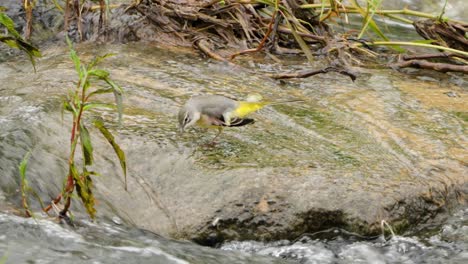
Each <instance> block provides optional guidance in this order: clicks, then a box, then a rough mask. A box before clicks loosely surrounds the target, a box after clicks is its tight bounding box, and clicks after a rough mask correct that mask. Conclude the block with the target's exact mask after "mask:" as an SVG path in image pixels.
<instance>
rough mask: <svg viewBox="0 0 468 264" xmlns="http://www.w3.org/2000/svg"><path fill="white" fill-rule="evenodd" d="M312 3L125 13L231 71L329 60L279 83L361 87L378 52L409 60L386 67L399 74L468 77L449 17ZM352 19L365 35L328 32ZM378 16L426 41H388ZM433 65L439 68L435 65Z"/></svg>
mask: <svg viewBox="0 0 468 264" xmlns="http://www.w3.org/2000/svg"><path fill="white" fill-rule="evenodd" d="M311 2H312V3H311ZM313 2H314V1H301V0H280V1H278V0H276V1H275V0H257V1H245V0H244V1H242V0H241V1H229V0H226V1H219V0H205V1H193V0H185V1H183V0H172V1H171V0H169V1H167V0H165V1H164V0H143V1H138V2H135V3H134V4H133V5H131V6H128V7H127V8H126V9H125V10H126V11H127V12H129V11H130V10H136V11H137V12H138V13H140V14H142V15H143V16H144V17H145V18H146V19H148V20H149V21H150V22H151V23H152V25H154V27H155V28H156V29H157V30H158V31H159V32H160V34H161V35H162V34H173V35H174V36H176V37H177V38H179V40H180V41H181V42H182V43H184V42H185V43H186V42H190V43H192V44H193V45H194V46H195V47H196V48H198V49H199V50H200V51H202V52H203V53H204V54H206V55H208V56H209V57H211V58H213V59H216V60H220V61H226V62H228V63H233V62H235V60H236V58H237V57H238V56H241V55H243V54H248V53H253V52H264V53H266V54H268V55H269V56H270V57H273V58H275V55H278V54H303V55H305V57H306V58H307V59H308V60H309V61H311V62H312V61H314V60H315V58H316V57H317V56H321V57H323V58H325V59H327V60H328V63H329V65H328V66H326V67H324V68H322V69H317V70H309V71H303V72H296V73H285V74H274V75H271V76H270V77H273V78H277V79H280V78H301V77H308V76H311V75H314V74H318V73H326V72H329V71H335V72H339V73H341V74H345V75H347V76H349V77H351V79H353V80H354V79H355V74H354V73H353V72H352V70H350V69H351V66H354V65H358V66H365V64H366V61H369V60H372V59H374V60H376V59H377V57H378V54H377V53H376V52H375V51H374V50H373V48H374V47H375V46H376V45H388V46H392V47H393V49H390V50H389V52H388V54H389V55H391V54H398V52H400V54H403V52H405V54H406V55H404V56H389V58H390V57H393V58H395V57H396V58H397V61H395V59H394V60H393V61H392V60H387V62H388V63H390V66H392V67H397V68H403V67H420V68H426V69H432V70H437V71H442V72H447V71H459V72H464V73H468V66H467V58H468V53H467V51H468V40H467V38H466V33H467V30H468V24H464V23H463V22H460V21H450V20H448V19H446V18H443V17H442V14H441V15H440V16H439V17H431V15H428V14H423V13H420V12H416V11H411V10H406V9H405V10H402V11H401V12H400V13H401V14H404V15H413V16H416V17H426V18H427V19H426V20H419V21H412V20H409V19H407V18H404V17H399V16H397V15H395V13H397V12H388V11H385V10H379V9H378V6H373V4H375V2H376V1H370V0H369V1H368V2H367V6H366V7H361V6H360V5H359V4H358V3H357V2H356V1H351V3H352V4H353V5H351V6H345V5H343V4H342V3H341V2H339V1H334V0H329V1H322V2H321V1H318V2H319V3H318V4H315V5H314V4H313ZM325 2H327V3H328V4H325ZM378 2H381V1H378ZM393 11H395V10H393ZM351 14H358V15H360V16H361V17H362V19H363V26H362V29H361V32H360V33H359V34H357V32H352V31H350V32H346V33H337V32H334V31H333V30H332V29H331V27H330V26H329V25H328V24H329V23H334V21H337V20H339V19H344V20H347V19H348V15H351ZM377 14H379V15H380V16H388V18H392V19H396V20H400V21H403V22H406V23H412V24H413V25H414V26H415V29H416V31H417V32H418V33H419V34H420V35H421V36H423V37H424V38H425V39H426V40H427V41H425V42H419V43H417V42H414V43H412V42H391V41H389V40H388V38H387V37H386V36H385V35H384V33H383V32H382V31H381V30H380V29H379V26H378V25H377V23H376V22H375V21H374V19H373V18H374V16H376V15H377ZM367 30H369V31H371V32H373V33H374V36H375V37H376V38H380V39H381V40H383V41H370V40H368V39H364V38H363V33H364V32H366V31H367ZM401 46H421V47H428V48H432V49H434V50H436V52H435V53H430V54H411V53H410V52H407V51H405V50H403V49H402V48H401ZM437 50H438V51H437ZM439 51H442V52H439ZM434 59H436V60H437V62H434V61H432V60H434Z"/></svg>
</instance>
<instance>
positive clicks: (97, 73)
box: [88, 69, 109, 79]
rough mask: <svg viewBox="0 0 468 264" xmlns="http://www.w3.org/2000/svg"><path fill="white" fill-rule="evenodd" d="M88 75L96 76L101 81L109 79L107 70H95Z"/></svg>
mask: <svg viewBox="0 0 468 264" xmlns="http://www.w3.org/2000/svg"><path fill="white" fill-rule="evenodd" d="M88 75H90V76H96V77H98V78H101V79H106V78H107V77H109V72H108V71H106V70H101V69H94V70H90V71H88Z"/></svg>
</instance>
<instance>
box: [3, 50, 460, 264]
mask: <svg viewBox="0 0 468 264" xmlns="http://www.w3.org/2000/svg"><path fill="white" fill-rule="evenodd" d="M91 48H92V46H86V45H83V46H80V47H79V49H78V50H79V51H80V54H82V56H83V58H85V59H86V58H88V59H89V58H90V57H91V56H92V55H94V54H96V53H97V54H103V53H105V52H106V51H113V52H116V53H118V54H119V55H118V56H116V57H115V58H113V59H111V60H109V62H107V63H105V64H104V65H105V67H106V68H112V70H111V72H112V76H113V78H114V79H115V80H116V81H117V82H119V83H121V84H122V86H123V87H124V89H125V90H126V93H127V94H126V101H125V102H126V103H125V104H126V110H125V121H124V124H125V125H124V126H123V127H119V126H118V124H117V123H116V122H115V116H113V115H111V114H109V113H108V112H106V111H104V110H103V111H97V112H95V113H94V114H98V115H101V116H103V117H104V118H106V119H107V120H108V121H109V122H110V123H111V124H114V126H113V128H114V129H116V130H118V131H119V136H118V138H119V139H120V140H123V142H124V143H123V144H124V145H126V146H127V147H126V148H127V149H129V152H130V155H129V156H130V160H131V161H130V164H135V166H136V168H133V169H131V170H135V171H136V172H139V171H148V172H150V173H151V171H152V170H153V168H154V167H152V166H151V160H150V164H147V162H146V161H147V156H148V148H145V147H144V145H145V144H149V148H152V147H154V148H158V147H159V148H161V146H162V147H163V149H164V150H168V149H169V150H171V149H173V148H174V147H175V148H179V150H178V151H177V153H179V154H178V155H179V156H178V157H177V158H178V159H180V158H181V157H185V155H187V154H186V152H187V149H188V148H192V147H193V146H194V145H197V144H198V143H196V142H197V141H196V140H200V139H199V137H200V136H199V135H197V134H194V133H188V135H185V136H184V137H185V140H187V139H189V140H188V141H185V142H190V141H194V142H195V143H181V142H180V141H181V139H180V138H179V136H178V135H177V134H176V132H175V131H176V126H175V124H174V122H175V113H176V112H177V109H178V105H177V103H174V101H175V102H178V103H182V102H183V100H182V99H181V98H187V95H189V94H197V93H219V94H229V95H232V94H237V95H239V96H242V95H243V94H244V93H245V92H248V91H252V90H254V91H262V92H264V93H263V94H264V95H266V96H269V97H278V94H279V95H283V96H285V97H286V96H291V95H293V96H295V97H296V98H297V97H299V98H305V99H306V100H307V97H309V99H310V98H312V99H313V100H314V101H317V102H319V103H315V104H314V106H313V107H314V108H315V109H318V108H320V109H325V108H327V109H331V112H329V111H322V112H314V111H311V110H310V109H307V108H304V107H297V108H294V109H295V111H292V112H290V111H288V109H286V108H282V107H280V106H278V107H277V108H275V109H276V111H273V110H271V109H270V110H268V109H266V110H264V111H263V112H261V113H260V115H261V116H262V117H267V118H266V120H267V121H266V122H267V123H268V122H270V121H268V117H274V118H275V119H276V120H277V121H278V120H281V121H280V122H283V123H285V124H286V127H289V128H291V127H295V126H297V123H296V122H300V121H293V120H294V118H295V119H296V120H300V119H299V117H301V118H302V117H304V116H305V117H307V115H308V114H311V115H310V116H309V117H308V118H312V120H311V121H310V122H312V123H313V128H314V129H315V130H314V129H312V130H303V131H302V132H301V133H303V132H304V131H305V132H307V133H316V132H314V131H319V132H321V134H322V135H323V131H328V133H330V132H331V131H333V133H335V134H334V135H335V137H334V139H333V140H334V142H333V144H336V145H339V147H338V148H336V149H335V152H332V153H330V152H329V150H328V149H326V148H323V147H322V148H321V147H320V142H319V141H317V142H315V141H312V142H306V141H304V142H303V144H306V146H307V145H308V144H317V145H316V147H318V148H319V149H315V150H314V148H310V150H308V152H307V153H303V154H300V155H302V156H294V155H292V156H291V155H289V152H290V151H291V149H292V148H301V147H303V145H300V144H298V143H296V142H295V141H291V140H290V139H288V137H287V136H284V135H291V133H293V137H296V135H295V134H294V133H295V132H288V131H287V130H286V129H284V128H281V127H280V128H279V129H280V131H282V133H284V135H279V134H275V133H278V131H274V130H273V129H272V130H271V131H270V132H268V131H267V133H270V137H273V138H275V139H276V140H277V142H275V143H274V144H276V147H275V148H276V149H275V152H268V151H267V152H262V153H255V152H248V153H249V155H251V156H250V157H245V156H242V155H245V152H242V151H243V150H245V148H246V146H245V142H249V144H256V145H257V146H259V147H260V148H263V147H262V142H263V141H262V138H261V137H262V135H257V136H255V135H254V134H255V133H256V132H247V131H244V132H243V133H244V136H242V137H239V135H238V134H237V132H226V135H225V138H224V140H221V142H220V143H219V144H220V147H217V148H215V149H214V150H213V149H211V148H208V149H200V150H197V151H200V153H197V152H194V153H192V154H190V155H192V156H193V155H194V156H195V159H196V160H197V161H198V162H202V163H205V166H207V167H208V168H215V169H216V168H222V167H227V168H229V167H234V168H235V167H238V166H247V167H250V166H260V167H262V166H272V164H274V163H283V164H282V166H284V165H285V164H293V165H294V166H295V165H297V166H303V165H304V163H301V162H306V161H307V162H309V159H308V158H307V157H309V155H312V156H313V160H314V162H320V163H317V164H316V165H317V166H321V167H323V168H327V167H329V168H332V167H333V166H343V167H344V168H347V169H352V168H353V167H354V166H357V164H359V163H360V162H361V161H362V160H363V159H364V160H365V159H366V157H368V155H369V153H370V154H372V155H374V154H373V152H374V151H377V152H378V153H381V154H382V155H386V153H385V152H384V151H382V150H381V149H377V150H376V149H374V147H372V146H371V142H366V140H365V138H363V137H359V136H357V137H356V136H355V131H354V132H353V131H349V130H348V129H347V128H346V127H343V126H342V125H338V124H337V123H333V122H332V123H328V121H327V120H330V119H329V115H332V116H334V117H337V118H338V119H339V118H344V116H347V115H349V113H350V112H353V113H354V114H356V113H357V114H359V115H361V116H360V117H361V118H363V119H364V120H367V121H369V122H371V123H375V122H381V123H375V124H374V125H375V126H376V127H377V128H378V129H376V130H375V131H374V132H373V133H378V134H379V133H380V134H379V135H380V136H383V135H387V134H388V133H389V132H392V131H388V128H390V127H391V126H388V125H387V124H385V121H384V120H385V113H384V112H383V111H388V109H390V110H391V111H393V110H395V111H401V108H404V109H406V110H408V109H409V110H411V109H413V110H412V111H409V114H408V113H403V112H401V113H400V114H397V115H396V116H398V117H399V119H397V120H394V122H397V123H401V124H403V125H404V124H406V122H411V124H413V125H414V124H418V126H417V127H416V128H415V129H416V130H418V131H424V133H417V134H413V135H412V136H413V137H414V141H412V142H409V141H404V140H402V138H404V137H405V136H409V134H408V135H406V134H404V133H405V131H404V130H401V129H399V130H396V129H395V128H394V129H395V130H394V131H393V132H394V133H395V134H394V135H393V137H394V138H393V140H394V141H392V142H394V143H393V144H396V146H394V147H395V149H398V150H399V151H400V152H401V153H400V154H397V155H394V156H388V157H389V158H395V157H397V158H399V159H400V161H401V162H405V160H407V158H406V157H407V155H410V154H411V151H413V149H414V148H416V149H418V151H419V152H418V153H419V154H418V153H416V152H415V153H413V155H421V153H423V154H424V155H432V154H433V151H434V149H439V150H443V151H446V152H447V153H450V157H452V158H453V159H454V160H457V159H463V155H466V152H464V151H465V150H464V148H463V144H464V143H463V141H464V137H465V135H464V132H463V131H464V126H465V125H464V122H466V112H464V111H466V104H465V103H466V100H463V99H464V96H465V94H463V93H464V92H465V91H464V90H459V88H457V87H460V86H461V87H463V86H464V87H466V79H465V78H463V76H459V75H447V76H443V75H438V74H435V77H424V76H419V75H414V76H412V77H411V78H410V79H409V80H401V79H399V78H398V77H401V76H402V75H401V74H399V73H392V72H391V71H384V72H382V71H379V70H376V71H375V72H364V73H362V74H363V76H365V77H364V78H365V79H366V80H367V82H365V83H360V82H359V81H358V82H357V84H353V83H351V82H350V81H349V80H347V79H346V78H345V77H342V76H339V75H332V76H328V75H327V76H322V77H320V80H315V81H314V80H312V79H311V80H307V81H297V82H294V81H293V82H291V83H289V84H288V85H286V86H285V85H284V84H281V83H279V82H273V81H264V80H263V79H262V78H261V77H256V76H252V75H251V73H246V72H245V71H241V70H236V69H233V68H231V67H228V66H223V65H222V64H220V63H216V62H209V61H205V60H203V59H200V58H198V57H197V56H196V55H191V54H190V53H187V52H185V51H168V50H162V49H159V48H157V47H143V48H141V47H136V46H131V45H127V46H122V45H121V46H112V45H108V46H103V47H100V48H98V49H97V51H96V50H93V51H89V50H91ZM44 53H45V58H44V59H41V60H40V61H39V62H38V71H37V73H36V74H33V73H31V72H30V70H31V69H30V65H29V64H28V62H26V61H13V62H6V63H3V64H0V69H1V70H0V73H1V74H0V78H1V80H2V87H1V88H0V102H2V103H1V105H0V124H1V127H0V138H1V141H0V153H1V155H0V168H1V170H0V171H1V174H2V178H1V190H2V192H1V193H0V194H1V196H0V199H1V200H3V201H4V202H5V203H7V204H9V203H10V202H15V201H16V202H18V200H19V193H18V184H19V183H18V174H17V164H19V161H20V160H21V158H22V156H23V155H24V153H26V152H27V151H28V150H30V149H32V158H31V161H30V166H29V167H30V168H29V169H28V175H30V176H28V177H30V182H31V183H32V185H33V186H34V188H36V189H37V191H38V192H39V193H42V195H44V196H45V197H47V196H48V197H53V196H54V195H55V194H56V193H58V192H59V190H60V184H61V178H60V177H61V176H60V175H65V173H64V171H65V165H64V164H65V162H64V161H63V160H64V158H63V157H65V156H66V155H65V154H66V151H67V149H66V148H64V147H63V146H64V145H65V146H66V142H67V138H68V136H67V135H68V134H67V129H66V127H67V126H66V125H64V123H66V122H67V120H68V121H69V119H68V117H67V116H65V117H64V121H63V123H62V121H60V118H59V116H60V111H59V110H58V109H59V105H60V101H61V98H63V94H64V93H65V91H66V87H69V86H70V83H72V82H73V80H74V78H75V77H74V72H73V71H72V70H71V67H72V65H71V63H70V62H69V61H68V55H67V54H66V53H67V51H66V49H65V48H64V47H58V48H50V49H48V50H45V52H44ZM253 64H255V65H254V66H256V67H258V68H259V69H260V70H259V72H274V71H278V70H282V69H283V68H281V67H286V68H288V69H291V68H292V67H293V66H278V65H276V66H274V65H273V64H271V65H270V64H262V63H257V62H255V61H254V62H253ZM251 66H252V65H251ZM233 73H234V74H233ZM392 78H393V79H392ZM436 78H439V79H436ZM321 82H322V83H321ZM324 83H326V88H324V87H325V86H324ZM440 83H442V84H444V85H443V86H440ZM359 85H365V86H366V87H375V88H374V89H375V90H377V91H378V92H377V93H369V92H363V91H362V90H360V89H359V88H356V87H359ZM395 85H397V86H398V89H399V90H392V88H390V87H393V86H395ZM421 85H424V86H425V87H426V88H427V87H429V88H430V89H431V90H430V91H432V92H433V93H434V94H432V95H431V94H430V93H427V92H426V90H423V89H422V88H421V87H420V86H421ZM267 87H268V88H267ZM272 87H273V88H272ZM375 90H374V91H375ZM446 90H447V91H446ZM444 92H451V93H453V94H455V95H456V96H455V97H451V96H449V95H450V94H449V95H446V94H444ZM357 95H359V97H357ZM408 95H410V96H412V98H417V100H418V101H415V100H416V99H411V100H406V101H403V99H401V98H400V97H401V96H408ZM457 96H458V97H457ZM460 96H463V97H462V98H460ZM350 98H351V99H350ZM105 99H106V98H104V100H105ZM420 101H423V102H424V103H425V104H429V105H430V108H426V109H418V111H419V112H418V111H416V109H415V108H417V107H418V103H419V102H420ZM340 102H346V103H345V104H341V105H339V104H338V103H340ZM363 102H366V104H365V108H362V107H364V105H363ZM383 106H386V107H388V109H386V110H385V109H384V108H382V107H383ZM398 109H400V110H398ZM434 109H443V113H444V114H441V112H440V111H438V110H437V111H436V110H434ZM282 111H285V112H282ZM420 112H424V113H425V114H427V115H424V116H421V114H420ZM280 113H286V115H289V116H290V117H287V116H284V115H283V114H280ZM408 115H409V116H408ZM378 117H381V118H378ZM428 118H429V119H428ZM291 119H293V120H291ZM379 120H380V121H379ZM408 120H410V121H408ZM463 120H465V121H463ZM302 122H308V121H307V120H306V121H304V120H303V121H302ZM346 122H349V121H346ZM268 125H271V124H268ZM349 125H351V124H349ZM267 128H268V126H267ZM384 129H386V131H382V130H384ZM358 131H359V129H358ZM249 133H253V134H249ZM366 133H367V132H366ZM448 134H450V135H451V137H449V138H446V137H444V136H442V137H441V136H440V135H448ZM135 135H138V136H139V138H138V137H134V136H135ZM319 136H320V135H318V136H317V137H319ZM141 138H144V141H145V142H144V143H142V142H136V141H135V140H136V139H138V140H141ZM353 139H354V140H357V141H358V142H359V144H358V145H355V144H353V143H352V140H353ZM327 140H328V139H327ZM43 141H46V142H43ZM155 142H156V143H155ZM278 144H279V146H278ZM290 144H294V145H293V146H290ZM345 144H348V145H345ZM421 144H426V145H427V144H431V145H432V147H431V148H425V146H423V145H421ZM460 144H461V145H460ZM363 145H364V146H367V149H364V150H362V149H360V148H361V147H362V146H363ZM177 146H178V147H177ZM106 147H107V146H106V145H105V144H104V143H102V142H100V141H97V142H96V145H95V148H96V149H100V148H106ZM238 148H239V149H241V150H239V149H238ZM447 148H449V150H451V151H449V150H447ZM306 149H309V147H307V148H305V149H304V151H305V150H306ZM160 151H161V150H160ZM321 151H326V153H320V152H321ZM132 152H136V153H133V154H131V153H132ZM408 152H410V154H408ZM306 154H307V155H306ZM155 155H156V156H157V155H160V154H155ZM265 155H266V156H265ZM101 156H104V157H105V156H106V155H103V154H101ZM132 157H133V158H132ZM220 157H222V159H219V158H220ZM465 157H466V156H465ZM101 158H102V157H101ZM157 159H158V160H160V159H161V156H157ZM104 160H106V161H108V163H109V164H111V166H109V165H106V166H107V167H106V166H104V168H103V170H104V171H103V172H102V173H103V174H104V175H105V174H110V175H114V176H112V178H113V179H119V177H121V176H119V174H118V173H116V172H115V171H118V165H117V163H115V161H113V162H112V161H111V160H112V158H109V157H108V158H104ZM137 160H141V162H140V163H138V162H137ZM38 161H40V164H38ZM148 166H149V167H148ZM162 166H166V167H171V166H174V165H173V163H171V162H168V163H167V164H165V163H164V161H163V162H162V163H161V162H159V163H158V166H157V168H156V169H157V170H163V171H164V169H168V168H164V167H163V168H161V167H162ZM375 168H376V167H375V166H373V165H372V164H368V165H366V166H364V167H363V166H361V167H360V170H361V171H363V172H364V173H369V175H372V173H371V172H372V170H374V169H375ZM131 174H132V173H131ZM136 174H137V173H133V175H136ZM369 177H372V176H369ZM106 181H107V180H106ZM173 184H174V185H173V186H172V187H173V188H175V187H176V185H177V182H174V183H173ZM112 185H113V187H115V188H121V187H117V186H121V180H116V182H113V183H112ZM99 188H101V189H105V188H106V184H99V183H98V189H99ZM385 188H387V187H384V190H385ZM105 193H106V192H105ZM107 194H109V195H110V193H107ZM118 202H119V204H118V205H117V204H113V205H111V206H109V207H108V208H101V209H100V211H99V213H98V214H100V215H101V216H103V217H101V218H100V219H101V220H99V221H98V222H97V223H92V222H87V221H78V223H77V227H75V228H72V227H68V226H66V225H63V224H57V223H55V222H54V221H52V220H46V219H42V217H41V216H39V217H38V218H37V219H31V218H30V219H25V218H22V217H18V216H14V215H12V214H9V213H1V214H0V253H1V254H0V256H2V255H3V259H4V260H6V263H57V262H61V263H80V262H83V263H90V262H92V263H115V262H125V263H289V262H291V263H295V262H299V263H466V261H467V260H468V254H467V250H468V243H467V241H468V237H467V234H468V232H467V231H468V229H467V225H466V223H467V216H468V211H467V210H466V209H457V210H458V211H457V210H456V211H454V212H452V215H451V216H447V217H446V218H444V219H443V220H440V221H438V223H437V225H436V226H431V227H426V228H424V229H422V230H420V231H418V232H414V230H413V233H411V232H407V233H406V235H399V236H395V237H391V238H390V237H388V236H387V238H386V239H385V238H384V237H382V236H379V237H370V238H366V237H361V236H359V235H357V234H352V233H349V232H347V231H346V230H341V229H329V230H325V231H322V232H319V233H315V234H304V235H303V236H301V237H300V238H298V239H296V240H294V241H287V240H281V241H276V242H271V243H261V242H255V241H243V242H239V241H230V242H225V243H223V244H222V245H218V248H216V249H215V248H208V247H202V246H199V245H196V244H194V243H192V242H185V241H175V240H170V239H166V238H164V237H161V236H158V235H156V234H154V233H151V232H149V231H144V230H142V229H138V228H135V227H131V226H134V225H132V224H131V223H128V222H125V221H124V222H123V221H122V220H120V218H119V217H118V216H116V213H115V212H114V211H113V210H112V208H113V207H119V206H122V207H125V206H129V205H128V204H127V201H124V200H118ZM75 203H76V204H78V203H79V202H78V201H75ZM114 203H116V201H114ZM131 205H132V206H134V204H131ZM78 207H79V206H78ZM143 208H144V206H142V208H139V209H138V208H135V210H144V209H143ZM76 210H77V211H80V209H76ZM3 211H11V210H9V209H8V208H7V209H4V210H3ZM83 219H85V217H83ZM129 224H130V225H129ZM140 226H141V225H140ZM143 227H144V228H145V226H144V225H143ZM150 227H151V226H150ZM150 227H146V228H150Z"/></svg>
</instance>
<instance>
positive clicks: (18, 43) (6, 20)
mask: <svg viewBox="0 0 468 264" xmlns="http://www.w3.org/2000/svg"><path fill="white" fill-rule="evenodd" d="M0 25H1V26H3V27H5V28H6V32H7V34H5V35H3V34H0V41H1V42H3V43H5V44H6V45H8V46H10V47H12V48H15V49H19V50H22V51H24V52H25V53H26V54H27V55H28V56H29V59H30V60H31V63H32V65H33V68H34V71H36V63H35V60H34V57H41V56H42V55H41V52H40V51H39V49H38V48H36V47H35V46H33V45H32V44H30V43H28V42H27V41H26V40H24V39H23V38H22V37H21V36H20V34H19V33H18V31H16V30H15V24H14V22H13V20H11V18H10V17H8V16H7V15H6V14H5V13H3V11H2V10H0Z"/></svg>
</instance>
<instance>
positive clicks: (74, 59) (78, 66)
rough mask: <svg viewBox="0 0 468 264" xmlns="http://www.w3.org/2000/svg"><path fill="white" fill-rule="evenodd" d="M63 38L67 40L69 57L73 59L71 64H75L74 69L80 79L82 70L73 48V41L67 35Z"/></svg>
mask: <svg viewBox="0 0 468 264" xmlns="http://www.w3.org/2000/svg"><path fill="white" fill-rule="evenodd" d="M65 40H66V41H67V44H68V48H69V49H70V57H71V59H72V61H73V64H75V70H76V72H77V73H78V75H79V76H80V79H81V78H82V75H83V74H82V70H81V62H80V58H79V57H78V55H77V54H76V51H75V50H74V49H73V43H72V42H71V40H70V39H69V38H68V36H67V37H66V38H65Z"/></svg>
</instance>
